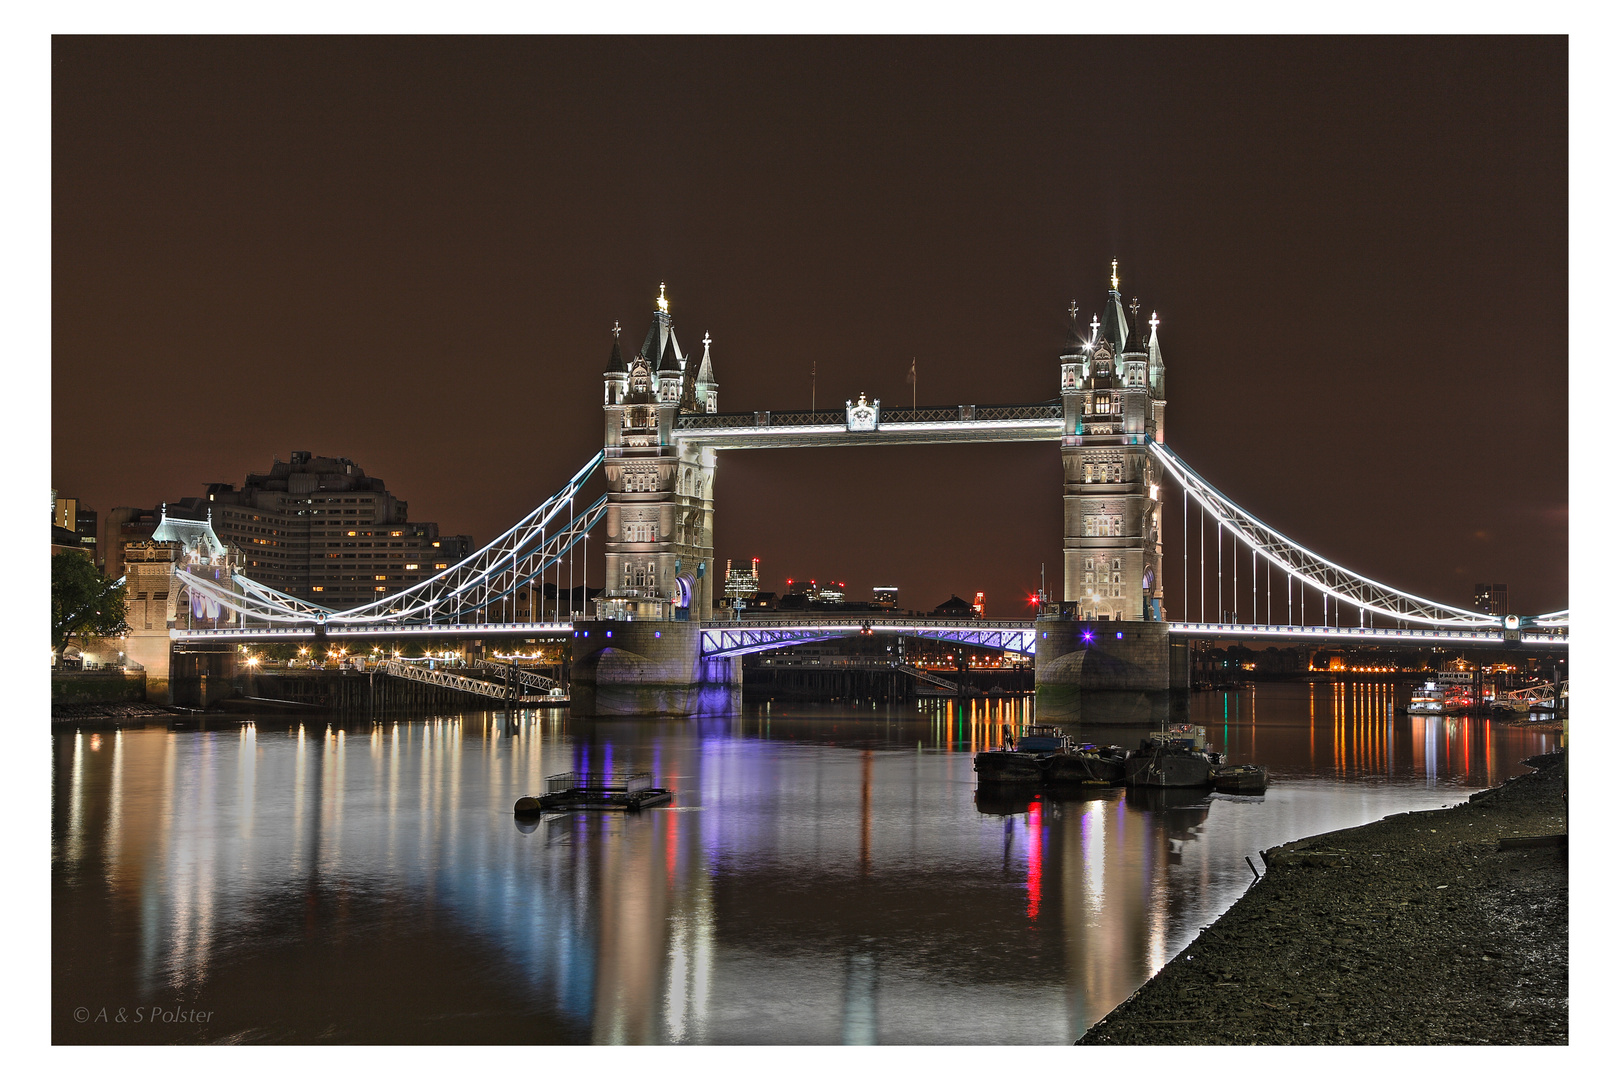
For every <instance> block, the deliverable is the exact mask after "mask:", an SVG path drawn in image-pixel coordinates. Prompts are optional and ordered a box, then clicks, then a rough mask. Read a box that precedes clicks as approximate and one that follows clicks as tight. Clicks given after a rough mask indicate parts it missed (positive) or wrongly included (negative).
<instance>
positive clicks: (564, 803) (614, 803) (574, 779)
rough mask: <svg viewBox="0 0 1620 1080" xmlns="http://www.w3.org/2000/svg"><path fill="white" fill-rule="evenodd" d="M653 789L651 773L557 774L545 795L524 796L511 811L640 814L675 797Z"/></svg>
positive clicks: (550, 778)
mask: <svg viewBox="0 0 1620 1080" xmlns="http://www.w3.org/2000/svg"><path fill="white" fill-rule="evenodd" d="M674 794H675V793H674V792H672V791H670V790H669V789H667V788H660V787H653V783H652V774H651V773H621V774H617V775H605V774H591V773H558V774H557V775H555V776H548V777H546V793H545V794H544V795H525V796H523V798H521V799H519V800H518V801H517V803H516V804H515V805H514V806H513V807H512V813H513V814H514V815H516V816H517V817H538V816H539V815H541V814H543V813H546V812H547V811H554V810H640V809H642V808H643V807H648V806H658V805H660V804H662V803H667V802H669V800H670V799H671V798H673V797H674Z"/></svg>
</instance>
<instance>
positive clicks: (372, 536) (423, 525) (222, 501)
mask: <svg viewBox="0 0 1620 1080" xmlns="http://www.w3.org/2000/svg"><path fill="white" fill-rule="evenodd" d="M178 505H180V506H182V507H184V508H185V509H186V510H187V512H189V513H191V514H193V515H195V516H196V517H199V518H200V517H203V516H204V515H205V514H207V515H208V516H209V518H210V519H211V520H212V522H213V527H214V530H215V532H217V533H218V534H219V537H220V539H222V540H224V541H225V542H227V543H230V544H234V545H236V546H237V547H238V548H240V549H241V551H242V554H243V572H244V573H245V574H247V576H249V577H251V578H253V579H254V580H255V581H259V582H263V583H264V584H266V585H269V586H270V587H271V588H273V589H279V590H281V591H282V592H285V593H288V594H290V595H293V596H297V597H300V598H302V599H307V600H310V601H312V602H313V603H316V604H320V605H321V606H322V607H329V608H337V609H343V608H349V607H354V606H355V605H357V604H364V603H369V602H371V601H373V600H376V599H378V598H379V597H383V596H388V595H390V594H392V593H397V592H399V591H400V590H401V589H403V588H406V587H408V586H410V585H414V584H415V583H416V582H418V581H422V580H424V579H426V578H430V577H432V576H433V575H435V574H437V573H439V572H441V571H442V570H444V569H446V568H447V567H451V566H454V565H455V564H456V563H458V562H460V561H461V560H462V559H464V558H466V556H467V552H468V550H469V548H470V547H471V538H470V537H466V536H440V535H439V526H438V525H437V524H435V523H433V522H426V521H408V520H406V517H407V504H406V502H405V500H403V499H398V498H395V497H394V496H393V495H392V494H391V493H390V492H389V491H388V489H387V487H386V486H385V485H384V484H383V482H382V481H381V480H379V479H377V478H376V477H372V476H367V475H366V473H365V470H364V469H362V468H360V466H358V465H356V464H355V463H354V462H353V461H350V460H349V459H348V458H329V457H317V456H315V455H313V454H311V453H310V452H309V451H307V450H297V451H294V452H293V455H292V460H291V461H277V462H275V463H274V464H273V465H272V466H271V468H270V471H269V472H268V473H264V474H250V475H249V476H248V477H247V480H246V481H245V482H244V483H243V485H242V488H241V490H240V491H238V490H237V489H236V488H235V487H233V486H232V485H230V484H209V485H208V487H207V489H206V493H205V496H204V497H203V498H202V499H183V500H181V501H180V503H179V504H178Z"/></svg>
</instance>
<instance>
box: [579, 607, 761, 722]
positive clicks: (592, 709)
mask: <svg viewBox="0 0 1620 1080" xmlns="http://www.w3.org/2000/svg"><path fill="white" fill-rule="evenodd" d="M702 643H703V635H702V624H701V623H696V622H685V621H676V620H669V621H663V620H649V621H639V620H638V621H622V620H588V621H587V620H581V621H579V622H576V623H574V636H573V641H572V644H573V664H572V667H571V674H570V681H569V690H568V692H569V696H570V698H571V699H572V706H571V708H572V712H573V715H575V716H717V715H724V714H726V713H728V712H730V711H731V710H732V709H733V708H734V707H735V706H736V703H737V701H738V698H739V695H740V693H741V690H742V660H741V659H740V658H736V657H732V658H729V659H721V660H705V659H703V657H702Z"/></svg>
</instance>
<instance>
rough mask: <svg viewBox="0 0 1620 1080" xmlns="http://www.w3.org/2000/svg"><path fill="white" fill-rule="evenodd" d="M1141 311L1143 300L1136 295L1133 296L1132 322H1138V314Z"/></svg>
mask: <svg viewBox="0 0 1620 1080" xmlns="http://www.w3.org/2000/svg"><path fill="white" fill-rule="evenodd" d="M1141 311H1142V301H1140V300H1138V299H1137V298H1136V297H1134V296H1133V297H1131V322H1133V323H1134V322H1136V316H1137V315H1139V314H1141Z"/></svg>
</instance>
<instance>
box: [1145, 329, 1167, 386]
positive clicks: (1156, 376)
mask: <svg viewBox="0 0 1620 1080" xmlns="http://www.w3.org/2000/svg"><path fill="white" fill-rule="evenodd" d="M1148 328H1149V329H1148V345H1147V354H1148V392H1149V393H1150V394H1152V395H1153V399H1154V400H1155V401H1163V400H1164V356H1163V355H1162V354H1161V353H1160V352H1159V313H1158V312H1157V311H1155V312H1154V313H1153V316H1152V317H1151V318H1149V319H1148Z"/></svg>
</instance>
